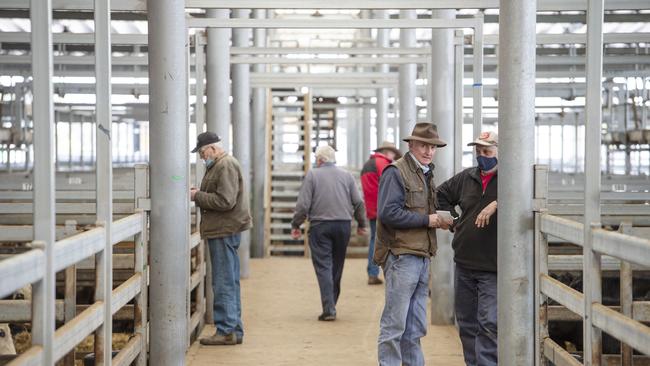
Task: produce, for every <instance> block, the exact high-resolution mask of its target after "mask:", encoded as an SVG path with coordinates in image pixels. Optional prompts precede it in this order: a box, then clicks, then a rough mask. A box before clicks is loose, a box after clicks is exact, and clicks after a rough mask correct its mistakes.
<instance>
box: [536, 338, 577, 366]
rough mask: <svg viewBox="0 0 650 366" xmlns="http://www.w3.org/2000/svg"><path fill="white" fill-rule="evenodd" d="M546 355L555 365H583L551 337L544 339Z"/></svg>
mask: <svg viewBox="0 0 650 366" xmlns="http://www.w3.org/2000/svg"><path fill="white" fill-rule="evenodd" d="M544 356H545V357H546V358H548V360H549V361H551V362H552V363H553V364H554V365H555V366H582V364H581V363H580V362H579V361H578V360H576V359H575V358H574V357H573V356H571V354H570V353H569V352H567V351H566V350H565V349H564V348H562V346H560V345H559V344H557V343H555V342H554V341H553V340H552V339H551V338H545V339H544Z"/></svg>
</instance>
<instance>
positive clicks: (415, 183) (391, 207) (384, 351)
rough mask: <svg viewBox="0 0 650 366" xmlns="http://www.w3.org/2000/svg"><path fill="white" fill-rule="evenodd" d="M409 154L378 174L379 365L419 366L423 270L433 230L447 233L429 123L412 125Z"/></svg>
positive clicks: (436, 142) (425, 285)
mask: <svg viewBox="0 0 650 366" xmlns="http://www.w3.org/2000/svg"><path fill="white" fill-rule="evenodd" d="M403 140H404V141H406V142H408V146H409V152H408V153H406V154H405V155H404V157H402V158H400V159H399V160H397V161H395V162H394V163H392V164H391V165H389V166H388V167H386V169H385V170H384V172H383V174H382V177H381V180H380V183H379V198H378V207H377V243H376V247H375V253H374V258H373V259H374V261H375V263H376V264H378V265H381V266H382V268H383V270H384V278H385V280H386V304H385V307H384V311H383V313H382V316H381V322H380V332H379V347H378V348H379V350H378V353H379V364H380V365H401V364H404V365H424V355H423V354H422V348H421V347H420V338H421V337H423V336H424V335H426V331H427V311H426V308H427V297H428V294H429V265H430V263H431V257H432V256H434V255H435V254H436V249H437V247H436V231H435V229H436V228H441V229H448V228H449V225H450V224H451V220H449V221H447V220H445V219H443V218H442V217H440V216H438V215H437V214H436V187H435V185H434V182H433V168H434V166H433V163H432V160H433V156H434V155H435V152H436V149H438V148H440V147H443V146H445V145H447V144H446V143H445V142H444V141H442V140H441V139H440V138H439V136H438V131H437V129H436V126H435V125H434V124H432V123H418V124H416V125H415V128H414V129H413V132H412V133H411V135H410V136H408V137H406V138H404V139H403Z"/></svg>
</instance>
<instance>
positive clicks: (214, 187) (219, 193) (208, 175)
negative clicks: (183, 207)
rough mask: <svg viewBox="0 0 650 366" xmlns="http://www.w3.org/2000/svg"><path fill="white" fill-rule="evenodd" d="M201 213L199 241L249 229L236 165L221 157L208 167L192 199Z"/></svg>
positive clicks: (232, 161) (246, 207)
mask: <svg viewBox="0 0 650 366" xmlns="http://www.w3.org/2000/svg"><path fill="white" fill-rule="evenodd" d="M194 202H195V203H196V206H198V207H199V208H200V209H201V229H200V231H201V238H203V239H214V238H222V237H225V236H229V235H232V234H236V233H239V232H242V231H245V230H248V229H250V228H251V226H252V225H251V215H250V211H249V208H248V194H247V193H246V189H245V188H244V180H243V178H242V174H241V168H240V166H239V162H238V161H237V160H236V159H235V158H233V157H232V156H230V155H227V154H224V155H223V156H221V157H220V158H218V159H216V160H215V162H214V163H213V164H212V165H210V166H209V167H208V168H207V169H206V172H205V176H203V180H202V181H201V190H200V191H198V192H196V194H195V195H194Z"/></svg>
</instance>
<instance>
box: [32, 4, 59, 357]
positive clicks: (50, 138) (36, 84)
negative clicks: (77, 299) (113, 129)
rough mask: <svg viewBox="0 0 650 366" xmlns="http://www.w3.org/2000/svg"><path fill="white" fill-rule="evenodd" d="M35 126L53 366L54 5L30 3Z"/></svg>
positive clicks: (36, 292)
mask: <svg viewBox="0 0 650 366" xmlns="http://www.w3.org/2000/svg"><path fill="white" fill-rule="evenodd" d="M30 20H31V24H32V40H31V41H32V42H31V49H32V77H33V80H34V81H33V94H34V101H33V104H34V105H33V121H34V183H33V187H34V240H35V241H38V242H40V244H41V247H42V249H43V251H44V252H45V276H44V277H43V279H42V280H40V281H38V282H36V283H34V285H33V288H32V290H33V298H32V304H33V305H32V306H33V307H32V314H33V318H32V344H33V345H38V346H41V347H42V348H43V358H42V359H41V364H43V365H53V364H54V357H53V344H54V327H55V324H54V319H55V303H54V299H55V296H56V294H55V285H56V283H55V281H56V276H55V275H54V242H55V240H56V236H55V225H56V222H55V207H54V154H52V150H53V148H54V146H55V144H54V135H55V133H56V131H55V127H56V124H55V123H54V105H53V104H52V94H53V88H52V74H53V72H52V33H51V29H52V2H51V0H31V2H30Z"/></svg>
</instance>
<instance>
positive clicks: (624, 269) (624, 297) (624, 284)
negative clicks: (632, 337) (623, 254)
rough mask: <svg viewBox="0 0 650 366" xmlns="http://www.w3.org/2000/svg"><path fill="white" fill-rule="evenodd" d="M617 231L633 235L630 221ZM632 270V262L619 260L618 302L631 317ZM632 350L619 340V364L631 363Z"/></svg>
mask: <svg viewBox="0 0 650 366" xmlns="http://www.w3.org/2000/svg"><path fill="white" fill-rule="evenodd" d="M618 231H619V232H620V233H622V234H626V235H633V234H632V223H631V222H623V223H621V226H620V227H619V228H618ZM633 278H634V275H633V272H632V264H631V263H630V262H628V261H621V271H620V276H619V283H620V289H621V291H620V292H621V293H620V304H621V314H623V315H625V316H626V317H628V318H632V316H633V314H632V307H633V306H634V297H633ZM633 363H634V362H633V350H632V347H630V346H628V345H627V344H625V343H624V342H621V366H632V365H633Z"/></svg>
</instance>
